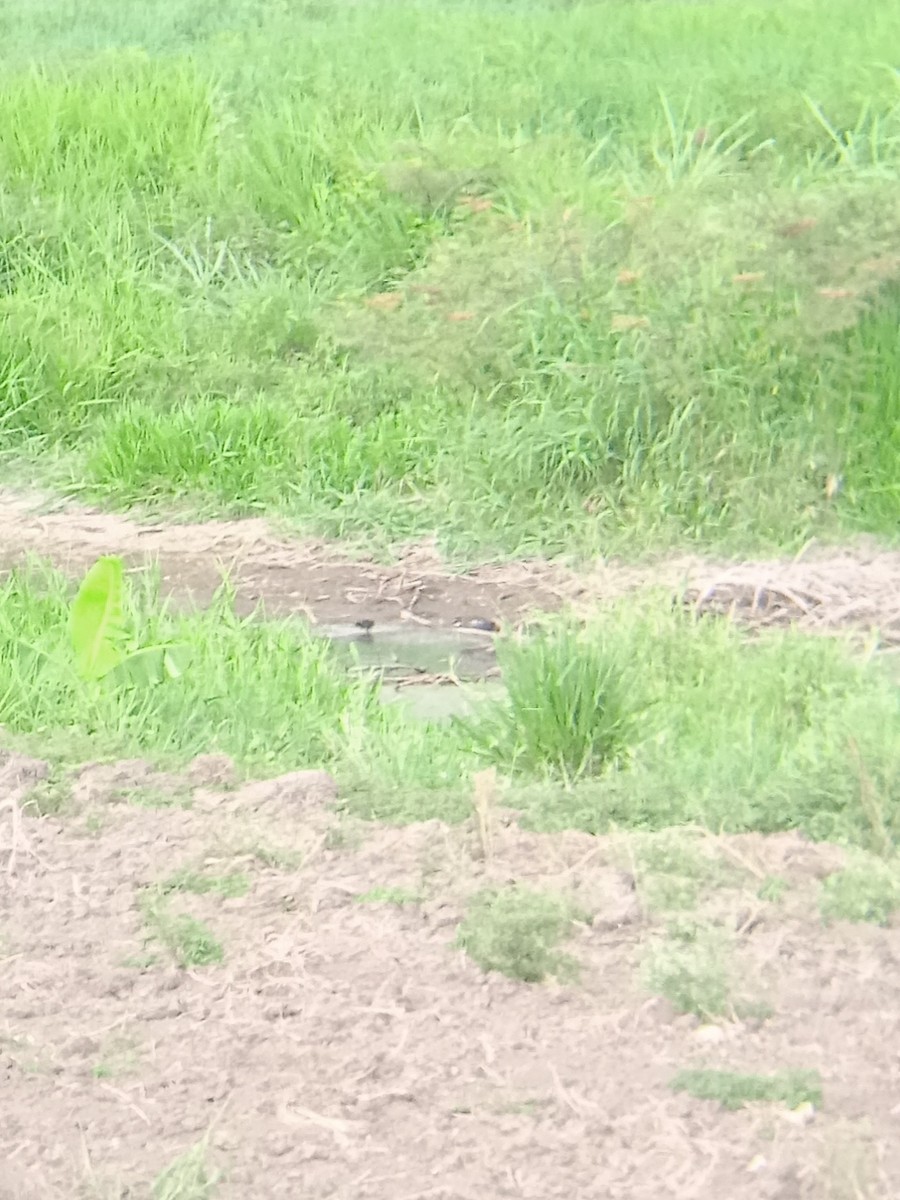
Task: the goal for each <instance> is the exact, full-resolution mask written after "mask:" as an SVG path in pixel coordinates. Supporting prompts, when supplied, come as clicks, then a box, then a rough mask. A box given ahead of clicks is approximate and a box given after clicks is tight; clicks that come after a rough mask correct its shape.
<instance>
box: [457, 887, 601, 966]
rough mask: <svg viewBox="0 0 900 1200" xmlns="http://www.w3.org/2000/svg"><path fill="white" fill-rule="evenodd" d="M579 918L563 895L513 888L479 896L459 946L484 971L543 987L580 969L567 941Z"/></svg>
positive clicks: (459, 935) (464, 924)
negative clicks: (567, 949) (548, 980)
mask: <svg viewBox="0 0 900 1200" xmlns="http://www.w3.org/2000/svg"><path fill="white" fill-rule="evenodd" d="M576 919H577V914H576V913H575V911H574V910H573V908H572V906H571V905H570V904H569V903H567V902H566V901H565V900H564V899H563V898H562V897H560V896H553V895H550V894H548V893H545V892H535V891H531V890H529V889H527V888H521V887H510V888H502V889H499V890H494V891H492V890H488V891H484V892H480V893H479V894H478V895H477V896H475V897H474V899H473V900H472V901H471V902H470V904H469V907H468V911H467V913H466V917H465V919H464V920H463V922H462V923H461V925H460V927H459V931H458V933H457V945H458V946H459V947H460V948H461V949H463V950H465V952H466V953H467V954H468V955H469V957H470V958H471V959H473V960H474V961H475V962H476V963H478V965H479V966H480V967H481V969H482V970H483V971H499V972H500V973H501V974H503V975H508V976H509V977H510V978H511V979H521V980H522V981H523V982H525V983H540V982H541V980H543V979H546V978H547V977H548V976H550V975H554V976H557V977H562V978H566V979H571V978H573V977H574V976H575V975H576V974H577V964H576V963H575V961H574V960H573V959H572V958H570V957H569V956H568V955H566V954H564V953H562V952H561V951H560V949H559V944H560V942H562V941H563V940H564V939H565V937H566V935H567V933H568V932H569V930H570V929H571V925H572V922H573V920H576Z"/></svg>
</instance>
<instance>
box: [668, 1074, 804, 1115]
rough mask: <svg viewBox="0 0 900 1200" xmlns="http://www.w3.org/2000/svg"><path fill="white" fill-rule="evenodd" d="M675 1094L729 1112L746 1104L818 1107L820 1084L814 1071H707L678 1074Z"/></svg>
mask: <svg viewBox="0 0 900 1200" xmlns="http://www.w3.org/2000/svg"><path fill="white" fill-rule="evenodd" d="M671 1086H672V1088H673V1090H674V1091H676V1092H687V1093H688V1095H690V1096H694V1097H695V1098H696V1099H697V1100H716V1101H718V1103H719V1104H720V1105H721V1106H722V1107H723V1108H726V1109H728V1110H729V1111H731V1112H734V1111H736V1110H737V1109H739V1108H744V1107H745V1106H746V1105H747V1104H758V1103H760V1102H763V1103H768V1104H785V1105H787V1107H788V1108H797V1107H799V1106H800V1105H801V1104H814V1105H815V1106H816V1107H817V1108H819V1107H821V1105H822V1081H821V1079H820V1078H819V1073H818V1071H779V1072H776V1073H775V1074H773V1075H740V1074H737V1073H736V1072H734V1071H716V1070H711V1069H707V1068H703V1069H699V1070H684V1071H679V1072H678V1074H677V1075H676V1076H675V1078H674V1079H673V1080H672V1084H671Z"/></svg>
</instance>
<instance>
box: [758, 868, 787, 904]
mask: <svg viewBox="0 0 900 1200" xmlns="http://www.w3.org/2000/svg"><path fill="white" fill-rule="evenodd" d="M787 889H788V884H787V880H786V879H782V878H781V877H780V876H779V875H767V876H766V878H765V879H764V880H763V881H762V883H761V884H760V885H759V888H758V890H757V893H756V894H757V896H758V897H759V898H760V900H766V901H768V902H769V903H770V904H777V903H778V901H779V900H780V899H781V898H782V896H783V895H784V893H785V892H786V891H787Z"/></svg>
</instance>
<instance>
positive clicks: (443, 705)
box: [316, 625, 503, 721]
mask: <svg viewBox="0 0 900 1200" xmlns="http://www.w3.org/2000/svg"><path fill="white" fill-rule="evenodd" d="M316 633H317V634H318V636H320V637H324V638H326V639H327V640H328V641H330V642H331V644H332V645H333V646H334V647H335V649H336V651H337V652H338V654H339V655H340V657H341V658H342V659H343V660H344V662H345V663H346V666H347V670H348V671H351V672H354V673H359V674H368V673H370V672H375V673H377V674H379V675H380V676H381V679H382V699H383V701H384V703H385V704H402V705H403V706H404V707H405V708H406V710H407V711H408V713H409V715H410V716H412V717H414V718H416V719H418V720H421V721H449V720H450V719H451V718H452V717H454V716H465V715H466V714H468V713H470V712H471V711H472V710H473V707H475V706H476V705H477V704H478V703H479V702H480V701H482V700H484V699H487V698H488V697H494V696H499V695H502V692H503V685H502V683H501V682H500V678H499V670H498V668H497V658H496V654H495V651H494V638H493V636H492V635H491V634H490V633H487V632H483V631H481V630H476V629H431V628H415V627H413V628H410V627H409V626H406V625H400V626H392V625H384V626H378V625H375V626H373V627H372V628H371V629H362V628H360V627H359V626H358V625H330V626H320V627H318V628H317V629H316Z"/></svg>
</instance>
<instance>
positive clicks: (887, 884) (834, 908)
mask: <svg viewBox="0 0 900 1200" xmlns="http://www.w3.org/2000/svg"><path fill="white" fill-rule="evenodd" d="M820 909H821V913H822V916H823V918H824V919H825V920H826V921H835V920H840V921H871V922H872V923H874V924H876V925H887V924H888V923H889V922H890V919H891V916H892V914H893V913H894V912H896V911H897V910H898V909H900V866H898V861H897V860H896V859H892V860H889V861H887V862H885V861H883V860H881V859H878V858H875V857H874V856H869V855H867V856H866V857H865V858H861V859H859V860H858V861H856V862H853V863H851V864H850V865H849V866H848V867H846V868H845V869H844V870H843V871H837V872H835V874H834V875H829V876H828V878H827V879H826V880H825V881H824V883H823V884H822V896H821V900H820Z"/></svg>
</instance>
